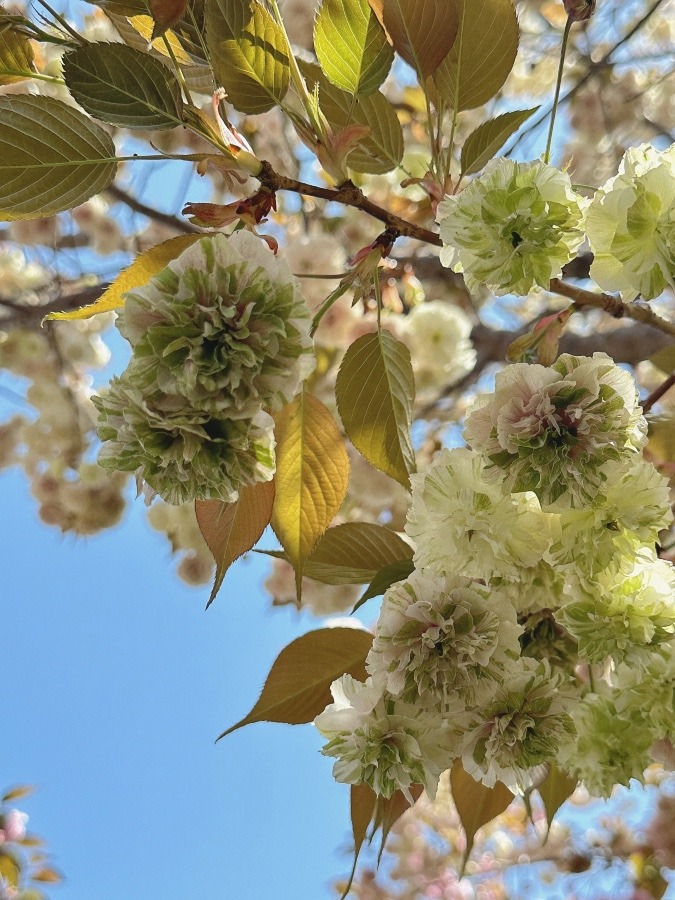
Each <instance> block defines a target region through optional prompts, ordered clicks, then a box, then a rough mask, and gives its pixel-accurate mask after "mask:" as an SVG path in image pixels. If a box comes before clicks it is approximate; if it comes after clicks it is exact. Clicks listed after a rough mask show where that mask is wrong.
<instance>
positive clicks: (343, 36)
mask: <svg viewBox="0 0 675 900" xmlns="http://www.w3.org/2000/svg"><path fill="white" fill-rule="evenodd" d="M314 49H315V51H316V55H317V58H318V60H319V63H320V64H321V68H322V69H323V72H324V74H325V75H326V77H327V78H328V80H329V81H331V82H332V83H333V84H334V85H335V86H336V87H339V88H341V89H342V90H344V91H349V93H351V94H372V92H373V91H376V90H377V89H378V88H379V86H380V85H381V84H382V82H383V81H384V79H385V78H386V77H387V74H388V73H389V69H390V68H391V64H392V62H393V60H394V51H393V50H392V48H391V47H390V45H389V43H388V42H387V37H386V35H385V33H384V31H383V29H382V26H381V25H380V23H379V22H378V20H377V17H376V16H375V13H374V12H373V10H372V9H371V7H370V5H369V3H368V0H323V3H322V4H321V8H320V9H319V13H318V15H317V18H316V23H315V25H314Z"/></svg>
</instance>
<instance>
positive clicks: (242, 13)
mask: <svg viewBox="0 0 675 900" xmlns="http://www.w3.org/2000/svg"><path fill="white" fill-rule="evenodd" d="M206 40H207V44H208V47H209V52H210V54H211V61H212V63H213V70H214V73H215V76H216V80H217V81H218V83H219V84H221V85H222V86H223V87H224V88H225V90H226V91H227V99H228V100H229V102H230V103H231V104H232V105H233V106H234V107H235V108H236V109H238V110H239V111H240V112H244V113H249V114H251V113H263V112H267V110H268V109H272V107H273V106H277V105H278V104H279V103H281V101H282V100H283V99H284V97H285V96H286V91H287V90H288V84H289V80H290V64H289V59H288V51H287V43H286V39H285V37H284V33H283V31H282V30H281V28H280V26H279V25H278V24H277V22H275V21H274V19H273V18H272V16H271V15H270V13H269V12H268V11H267V10H266V9H265V8H264V7H263V6H262V4H260V3H258V2H257V0H207V2H206Z"/></svg>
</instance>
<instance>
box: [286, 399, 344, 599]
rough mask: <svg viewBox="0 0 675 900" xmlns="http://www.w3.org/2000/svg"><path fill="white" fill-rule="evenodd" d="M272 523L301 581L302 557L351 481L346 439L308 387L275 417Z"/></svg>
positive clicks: (329, 518) (304, 556) (337, 504)
mask: <svg viewBox="0 0 675 900" xmlns="http://www.w3.org/2000/svg"><path fill="white" fill-rule="evenodd" d="M275 437H276V442H277V447H276V453H277V471H276V475H275V482H276V494H275V498H274V507H273V509H272V528H273V529H274V533H275V534H276V536H277V537H278V538H279V541H280V542H281V546H282V547H283V548H284V550H285V551H286V553H287V554H288V558H289V559H290V561H291V562H292V563H293V566H294V568H295V571H296V579H297V583H298V599H300V591H299V582H300V578H301V576H302V571H303V566H304V562H305V559H306V558H307V557H308V556H309V554H310V553H311V552H312V550H313V549H314V545H315V544H316V542H317V541H318V540H319V538H320V537H321V535H322V534H323V533H324V531H325V530H326V529H327V528H328V526H329V525H330V523H331V521H332V520H333V518H334V517H335V515H336V513H337V511H338V510H339V509H340V506H341V505H342V501H343V500H344V498H345V494H346V493H347V486H348V483H349V458H348V456H347V450H346V447H345V443H344V440H343V438H342V435H341V434H340V432H339V430H338V428H337V425H336V424H335V421H334V419H333V417H332V415H331V414H330V412H329V411H328V410H327V409H326V407H325V406H324V405H323V403H321V401H320V400H317V398H316V397H313V396H312V395H311V394H308V393H307V392H306V391H303V392H302V393H301V394H299V395H298V396H297V397H296V398H295V400H293V402H292V403H289V404H288V405H287V406H285V407H284V408H283V409H282V410H281V411H280V412H279V413H278V414H277V416H276V427H275Z"/></svg>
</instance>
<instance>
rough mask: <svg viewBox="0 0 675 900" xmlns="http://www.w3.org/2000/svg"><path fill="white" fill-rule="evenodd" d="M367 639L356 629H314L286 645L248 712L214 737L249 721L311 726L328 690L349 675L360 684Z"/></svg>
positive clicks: (369, 641)
mask: <svg viewBox="0 0 675 900" xmlns="http://www.w3.org/2000/svg"><path fill="white" fill-rule="evenodd" d="M372 643H373V636H372V634H370V633H369V632H367V631H361V630H360V629H357V628H320V629H318V630H317V631H310V632H309V634H304V635H303V636H302V637H299V638H297V639H296V640H294V641H292V642H291V643H290V644H289V645H288V646H287V647H284V649H283V650H282V651H281V653H280V654H279V656H278V657H277V658H276V660H275V661H274V665H273V666H272V668H271V670H270V673H269V675H268V676H267V679H266V681H265V686H264V687H263V689H262V693H261V695H260V697H259V699H258V702H257V703H256V704H255V706H254V707H253V709H252V710H251V712H250V713H249V714H248V715H247V716H245V717H244V718H243V719H242V720H241V721H239V722H237V724H236V725H233V726H232V727H231V728H228V729H227V731H224V732H223V733H222V734H221V735H220V736H219V737H218V740H220V738H222V737H225V735H226V734H230V733H231V732H233V731H236V729H237V728H242V727H243V726H244V725H250V724H251V723H253V722H286V723H287V724H289V725H302V724H305V723H307V722H311V721H313V720H314V719H315V718H316V717H317V716H318V715H319V713H321V712H323V711H324V709H325V708H326V707H327V706H328V704H329V703H331V702H332V698H331V693H330V686H331V684H332V683H333V682H334V681H335V680H336V679H337V678H340V676H342V675H345V674H349V675H351V676H352V677H354V678H356V679H357V680H359V681H365V680H366V677H367V672H366V656H368V651H369V650H370V648H371V645H372Z"/></svg>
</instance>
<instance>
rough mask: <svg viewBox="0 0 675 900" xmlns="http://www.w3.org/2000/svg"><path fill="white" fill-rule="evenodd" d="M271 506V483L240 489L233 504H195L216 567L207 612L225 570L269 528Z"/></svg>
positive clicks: (200, 525) (212, 502)
mask: <svg viewBox="0 0 675 900" xmlns="http://www.w3.org/2000/svg"><path fill="white" fill-rule="evenodd" d="M273 503H274V482H273V481H263V482H261V483H260V484H252V485H248V486H247V487H243V488H240V489H239V499H238V500H237V501H236V502H235V503H223V501H222V500H197V501H196V502H195V513H196V516H197V523H198V524H199V530H200V531H201V533H202V535H203V536H204V540H205V541H206V543H207V544H208V547H209V550H210V551H211V553H212V554H213V558H214V560H215V563H216V577H215V580H214V582H213V588H212V590H211V596H210V597H209V601H208V603H207V604H206V607H207V609H208V607H209V606H210V605H211V604H212V603H213V601H214V600H215V597H216V594H217V593H218V591H219V590H220V586H221V584H222V583H223V578H224V577H225V573H226V572H227V570H228V569H229V567H230V566H231V565H232V563H233V562H234V561H235V560H236V559H239V557H240V556H241V555H242V554H243V553H246V551H247V550H250V549H251V547H253V545H254V544H255V543H256V542H257V541H258V540H259V538H260V536H261V535H262V533H263V531H264V530H265V528H266V527H267V525H268V524H269V521H270V517H271V515H272V504H273Z"/></svg>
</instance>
